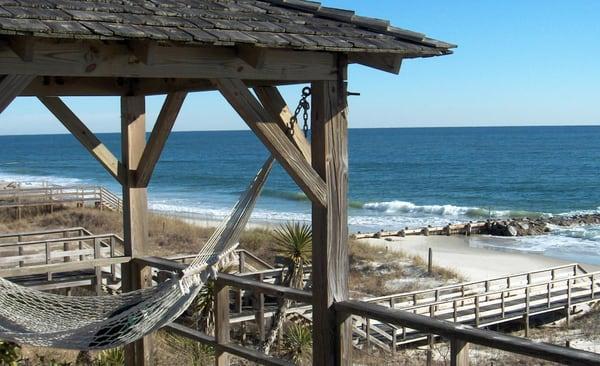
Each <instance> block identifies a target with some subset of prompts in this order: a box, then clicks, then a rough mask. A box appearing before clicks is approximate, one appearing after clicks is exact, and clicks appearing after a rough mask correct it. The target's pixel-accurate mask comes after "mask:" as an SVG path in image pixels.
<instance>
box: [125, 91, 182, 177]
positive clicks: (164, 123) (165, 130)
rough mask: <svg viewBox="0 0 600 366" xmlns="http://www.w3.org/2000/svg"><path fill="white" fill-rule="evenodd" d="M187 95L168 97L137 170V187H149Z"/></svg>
mask: <svg viewBox="0 0 600 366" xmlns="http://www.w3.org/2000/svg"><path fill="white" fill-rule="evenodd" d="M186 95H187V92H174V93H170V94H168V95H167V99H165V102H164V104H163V106H162V109H161V110H160V114H159V115H158V119H157V120H156V123H155V124H154V128H153V129H152V133H151V134H150V139H149V140H148V144H147V145H146V147H145V148H144V152H143V153H142V157H141V159H140V163H139V165H138V168H137V170H136V174H135V176H136V182H135V185H136V187H147V186H148V183H149V182H150V178H151V177H152V173H153V172H154V167H155V166H156V163H157V162H158V159H159V158H160V154H161V153H162V151H163V148H164V147H165V144H166V142H167V138H168V137H169V134H170V133H171V129H172V128H173V125H174V124H175V120H176V119H177V115H178V114H179V111H180V110H181V106H182V105H183V102H184V100H185V97H186Z"/></svg>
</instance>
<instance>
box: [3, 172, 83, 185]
mask: <svg viewBox="0 0 600 366" xmlns="http://www.w3.org/2000/svg"><path fill="white" fill-rule="evenodd" d="M0 182H23V183H24V184H30V185H33V186H35V185H41V184H44V183H48V184H56V185H63V186H66V185H73V184H82V183H87V182H86V181H85V180H83V179H79V178H69V177H58V176H52V175H30V174H14V173H8V172H2V171H0Z"/></svg>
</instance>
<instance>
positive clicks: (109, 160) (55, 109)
mask: <svg viewBox="0 0 600 366" xmlns="http://www.w3.org/2000/svg"><path fill="white" fill-rule="evenodd" d="M38 99H39V100H40V101H41V102H42V103H43V104H44V105H45V106H46V108H48V110H49V111H50V112H52V114H54V116H55V117H56V118H57V119H58V120H59V121H60V123H62V124H63V126H65V128H66V129H67V130H69V132H71V134H72V135H73V136H74V137H75V138H76V139H77V140H78V141H79V142H80V143H81V144H82V145H83V147H85V148H86V150H87V151H88V152H89V153H90V154H92V156H93V157H94V158H96V160H98V161H99V162H100V164H102V166H103V167H104V168H105V169H106V171H108V173H109V174H110V175H112V176H113V177H114V178H115V179H116V180H117V182H119V183H121V184H122V183H123V180H124V176H125V174H126V171H125V168H124V166H123V165H122V164H121V162H120V161H119V159H117V158H116V157H115V155H113V153H112V152H111V151H110V150H109V149H108V148H107V147H106V145H104V144H103V143H102V142H101V141H100V139H98V138H97V137H96V135H94V133H93V132H92V131H90V129H89V128H87V126H86V125H85V124H84V123H83V122H82V121H81V120H80V119H79V118H78V117H77V116H76V115H75V113H73V111H71V109H69V107H68V106H67V105H66V104H65V103H64V102H63V101H62V100H61V99H60V98H58V97H39V98H38Z"/></svg>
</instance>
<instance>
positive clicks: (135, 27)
mask: <svg viewBox="0 0 600 366" xmlns="http://www.w3.org/2000/svg"><path fill="white" fill-rule="evenodd" d="M1 34H6V35H14V34H19V35H33V36H36V35H39V36H42V35H43V36H44V37H54V38H73V37H75V38H82V39H106V38H110V39H121V40H128V39H143V38H146V39H151V40H157V41H171V42H186V43H198V44H231V43H233V44H236V43H242V44H254V45H256V46H260V47H273V48H294V49H310V50H323V51H339V52H387V53H402V54H405V56H406V57H420V56H436V55H442V54H447V53H450V52H451V51H450V49H451V48H453V47H454V46H453V45H451V44H448V43H444V42H441V41H436V40H433V39H429V38H427V37H426V36H425V35H423V34H421V33H416V32H412V31H407V30H404V29H401V28H397V27H393V26H390V24H389V22H388V21H385V20H380V19H374V18H367V17H362V16H357V15H355V14H354V12H353V11H349V10H343V9H335V8H329V7H325V6H321V4H320V3H317V2H312V1H304V0H186V1H183V0H179V1H178V0H46V1H39V0H19V2H16V1H6V0H3V1H1V2H0V35H1Z"/></svg>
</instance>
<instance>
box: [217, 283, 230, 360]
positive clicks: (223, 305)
mask: <svg viewBox="0 0 600 366" xmlns="http://www.w3.org/2000/svg"><path fill="white" fill-rule="evenodd" d="M214 291H215V340H216V342H217V347H215V366H229V356H228V355H227V354H226V353H225V352H223V351H221V350H219V347H218V345H219V344H227V343H229V287H228V286H223V285H221V284H220V283H219V282H217V283H215V290H214Z"/></svg>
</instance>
